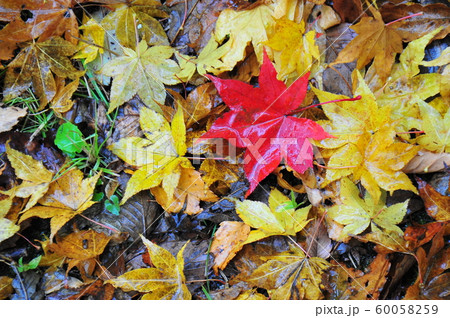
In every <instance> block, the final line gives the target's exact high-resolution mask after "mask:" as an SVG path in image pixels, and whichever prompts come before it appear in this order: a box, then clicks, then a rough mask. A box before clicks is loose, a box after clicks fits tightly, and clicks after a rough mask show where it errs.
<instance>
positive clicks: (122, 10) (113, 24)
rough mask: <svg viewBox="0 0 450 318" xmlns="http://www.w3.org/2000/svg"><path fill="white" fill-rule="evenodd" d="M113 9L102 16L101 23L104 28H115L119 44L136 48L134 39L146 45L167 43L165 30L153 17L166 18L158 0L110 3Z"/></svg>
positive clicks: (166, 15)
mask: <svg viewBox="0 0 450 318" xmlns="http://www.w3.org/2000/svg"><path fill="white" fill-rule="evenodd" d="M110 5H111V7H113V8H114V11H112V12H110V13H108V15H107V16H106V17H104V18H103V20H102V22H101V25H102V27H104V28H105V29H106V30H115V32H116V36H117V39H118V40H119V42H120V44H121V45H123V46H125V47H127V48H131V49H137V42H136V39H139V40H143V41H145V42H147V44H148V45H169V41H168V39H167V35H166V32H164V29H163V27H162V26H161V24H160V23H159V21H158V20H156V19H155V18H154V17H159V18H167V17H168V14H167V13H166V12H164V11H163V10H161V9H159V7H161V2H160V1H158V0H134V1H127V2H126V3H120V2H119V3H114V4H110Z"/></svg>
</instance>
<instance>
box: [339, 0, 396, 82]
mask: <svg viewBox="0 0 450 318" xmlns="http://www.w3.org/2000/svg"><path fill="white" fill-rule="evenodd" d="M369 10H370V12H371V13H372V15H373V17H363V18H361V21H360V22H359V23H358V24H355V25H353V26H351V29H353V30H354V31H355V32H356V33H358V36H357V37H356V38H354V39H353V40H352V41H351V42H350V43H349V44H348V45H347V46H346V47H345V48H344V49H343V50H342V51H341V52H339V55H338V57H337V58H336V60H335V61H334V62H333V63H331V64H330V66H333V65H335V64H341V63H349V62H352V61H354V60H356V59H357V60H358V61H357V64H356V68H357V69H362V68H363V67H364V66H366V65H367V64H369V63H370V61H372V59H373V65H374V68H375V70H376V73H377V74H378V75H379V76H380V78H381V79H382V80H385V79H387V78H388V76H389V74H390V72H391V68H392V64H393V63H394V61H395V56H396V54H397V53H401V52H402V51H403V46H402V38H401V36H400V35H399V34H398V33H397V30H396V28H395V26H394V25H386V24H385V23H384V22H383V19H382V17H381V14H380V12H379V11H377V10H375V9H374V8H373V7H372V6H369Z"/></svg>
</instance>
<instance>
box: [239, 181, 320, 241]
mask: <svg viewBox="0 0 450 318" xmlns="http://www.w3.org/2000/svg"><path fill="white" fill-rule="evenodd" d="M290 203H291V200H290V199H289V198H288V197H286V196H285V195H283V194H282V193H281V192H280V191H279V190H277V189H273V190H272V191H271V192H270V196H269V206H267V205H265V204H264V203H262V202H257V201H251V200H245V201H243V202H240V201H236V212H237V214H238V215H239V217H240V218H241V219H242V220H243V221H244V222H245V223H246V224H248V225H249V226H251V227H252V228H254V229H256V230H253V231H251V232H250V235H249V237H248V238H247V240H246V241H245V243H244V244H248V243H252V242H255V241H258V240H261V239H263V238H265V237H268V236H272V235H295V234H296V233H297V232H300V231H301V230H302V229H303V228H304V227H305V226H306V224H308V222H309V221H308V220H307V219H308V212H309V209H310V208H311V206H307V207H305V208H301V209H295V208H293V207H290V206H289V204H290Z"/></svg>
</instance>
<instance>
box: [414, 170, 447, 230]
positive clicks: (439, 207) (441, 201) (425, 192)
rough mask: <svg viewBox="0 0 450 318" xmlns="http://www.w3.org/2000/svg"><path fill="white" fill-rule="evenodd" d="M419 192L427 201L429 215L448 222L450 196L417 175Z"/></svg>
mask: <svg viewBox="0 0 450 318" xmlns="http://www.w3.org/2000/svg"><path fill="white" fill-rule="evenodd" d="M416 180H417V184H418V188H419V193H420V196H421V197H422V200H423V201H424V203H425V209H426V211H427V213H428V215H429V216H431V217H432V218H434V219H435V220H436V221H442V222H447V221H449V220H450V196H446V195H442V194H440V193H439V192H437V191H436V190H435V189H434V188H433V187H432V186H431V185H429V184H428V183H426V182H425V181H423V180H422V179H420V178H418V177H416Z"/></svg>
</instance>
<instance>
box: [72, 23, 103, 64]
mask: <svg viewBox="0 0 450 318" xmlns="http://www.w3.org/2000/svg"><path fill="white" fill-rule="evenodd" d="M80 30H83V36H82V37H81V40H80V41H79V42H78V47H77V48H78V52H77V53H76V54H75V55H74V56H73V57H72V58H73V59H85V60H84V64H87V63H89V62H92V61H93V60H95V58H96V57H97V55H98V54H102V53H103V45H104V41H105V28H104V27H102V26H101V25H100V23H98V22H97V21H96V20H95V19H88V18H87V16H86V15H85V16H84V17H83V25H82V26H80ZM93 44H94V45H93Z"/></svg>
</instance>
